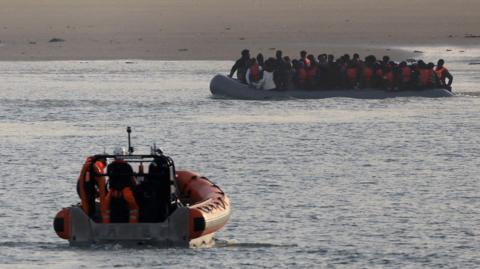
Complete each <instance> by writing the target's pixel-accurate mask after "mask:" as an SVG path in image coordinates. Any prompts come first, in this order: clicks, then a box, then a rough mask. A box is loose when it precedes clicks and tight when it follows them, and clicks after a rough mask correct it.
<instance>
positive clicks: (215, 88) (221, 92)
mask: <svg viewBox="0 0 480 269" xmlns="http://www.w3.org/2000/svg"><path fill="white" fill-rule="evenodd" d="M210 91H211V92H212V94H213V96H215V97H225V98H233V99H244V100H265V99H267V100H270V99H290V98H293V99H321V98H332V97H346V98H358V99H384V98H393V97H430V98H436V97H450V96H453V93H452V92H450V91H448V90H446V89H440V88H438V89H425V90H402V91H385V90H381V89H351V90H346V89H336V90H324V89H322V90H301V89H288V90H284V91H266V90H259V89H256V88H253V87H250V86H249V85H246V84H243V83H241V82H239V81H238V80H236V79H233V78H230V77H228V76H225V75H222V74H218V75H216V76H215V77H213V79H212V80H211V81H210Z"/></svg>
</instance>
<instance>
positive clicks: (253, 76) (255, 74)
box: [245, 58, 262, 86]
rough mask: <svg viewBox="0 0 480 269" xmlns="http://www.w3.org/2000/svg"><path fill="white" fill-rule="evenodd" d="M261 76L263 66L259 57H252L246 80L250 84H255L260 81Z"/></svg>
mask: <svg viewBox="0 0 480 269" xmlns="http://www.w3.org/2000/svg"><path fill="white" fill-rule="evenodd" d="M261 78H262V67H261V66H260V65H259V64H258V62H257V59H255V58H252V59H251V60H250V64H249V67H248V69H247V73H246V75H245V80H246V81H247V84H248V85H253V86H255V85H256V83H258V82H259V81H260V79H261Z"/></svg>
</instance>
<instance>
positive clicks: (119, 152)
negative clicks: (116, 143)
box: [113, 147, 127, 155]
mask: <svg viewBox="0 0 480 269" xmlns="http://www.w3.org/2000/svg"><path fill="white" fill-rule="evenodd" d="M113 155H127V150H126V149H125V148H124V147H116V148H115V149H114V150H113Z"/></svg>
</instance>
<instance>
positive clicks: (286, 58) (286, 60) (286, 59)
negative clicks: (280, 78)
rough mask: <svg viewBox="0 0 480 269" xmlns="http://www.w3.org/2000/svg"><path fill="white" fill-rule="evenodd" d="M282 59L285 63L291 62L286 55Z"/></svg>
mask: <svg viewBox="0 0 480 269" xmlns="http://www.w3.org/2000/svg"><path fill="white" fill-rule="evenodd" d="M283 60H284V61H285V62H286V63H290V62H291V61H290V57H288V56H285V57H283Z"/></svg>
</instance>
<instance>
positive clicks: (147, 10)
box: [0, 0, 480, 61]
mask: <svg viewBox="0 0 480 269" xmlns="http://www.w3.org/2000/svg"><path fill="white" fill-rule="evenodd" d="M438 1H441V3H439V2H438ZM478 10H480V1H476V0H458V1H455V2H447V1H442V0H410V2H409V3H408V4H405V3H403V2H389V3H388V5H386V4H385V2H384V1H381V0H361V1H360V0H359V1H345V2H343V1H336V0H323V1H317V0H302V1H288V0H246V1H242V2H238V1H232V2H224V1H220V0H202V1H197V0H164V1H156V0H137V1H135V2H132V1H128V0H103V1H96V0H84V1H81V2H78V1H77V2H76V1H62V0H44V1H36V0H22V1H18V2H17V1H15V2H13V1H6V2H5V3H2V9H0V61H49V60H116V59H142V60H235V59H237V58H238V57H239V55H240V51H241V50H242V49H244V48H248V49H250V51H251V54H252V56H254V55H256V54H257V53H258V52H261V53H263V54H264V56H267V57H268V56H271V55H273V54H274V53H275V50H276V49H281V50H282V51H283V52H284V55H289V56H290V57H291V58H296V57H298V53H299V51H301V50H307V51H309V52H313V54H315V55H318V54H320V53H330V54H334V55H335V56H339V55H343V54H345V53H349V54H353V53H355V52H358V53H359V54H360V55H361V57H365V56H366V55H368V54H375V55H376V56H378V57H381V56H383V55H386V54H388V55H390V56H391V58H392V59H406V58H409V57H413V56H415V54H414V53H413V50H415V49H414V48H415V47H416V46H418V47H425V46H452V47H453V46H456V47H462V46H465V47H469V46H472V47H475V46H476V47H480V28H478V26H479V25H480V16H478V14H477V13H478V12H477V11H478ZM54 39H57V40H54ZM398 47H408V48H413V50H412V51H404V50H398V49H397V48H398ZM439 57H440V56H439Z"/></svg>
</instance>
